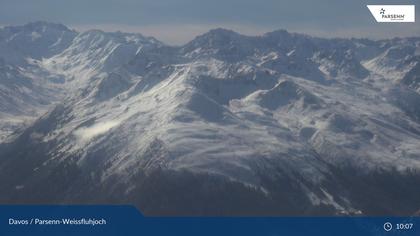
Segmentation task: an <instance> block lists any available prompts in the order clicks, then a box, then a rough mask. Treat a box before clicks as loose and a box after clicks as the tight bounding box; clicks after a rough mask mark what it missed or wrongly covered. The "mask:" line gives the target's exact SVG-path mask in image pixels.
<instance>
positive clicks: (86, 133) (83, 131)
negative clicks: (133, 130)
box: [74, 121, 120, 141]
mask: <svg viewBox="0 0 420 236" xmlns="http://www.w3.org/2000/svg"><path fill="white" fill-rule="evenodd" d="M119 123H120V121H104V122H100V123H97V124H94V125H92V126H90V127H83V128H79V129H77V130H76V131H75V132H74V134H75V135H76V136H77V137H78V138H80V139H81V140H82V141H87V140H90V139H92V138H94V137H95V136H98V135H100V134H103V133H106V132H108V131H109V130H110V129H111V128H113V127H115V126H117V125H118V124H119Z"/></svg>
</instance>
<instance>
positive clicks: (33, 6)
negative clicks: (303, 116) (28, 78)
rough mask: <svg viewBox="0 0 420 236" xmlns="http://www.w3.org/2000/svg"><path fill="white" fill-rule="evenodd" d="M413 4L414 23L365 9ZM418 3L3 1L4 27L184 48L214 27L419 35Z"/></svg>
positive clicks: (408, 0) (0, 20) (334, 34)
mask: <svg viewBox="0 0 420 236" xmlns="http://www.w3.org/2000/svg"><path fill="white" fill-rule="evenodd" d="M387 3H388V4H415V5H416V15H417V22H416V23H376V22H375V21H374V19H373V17H372V16H371V15H370V12H369V10H368V9H367V7H366V5H367V4H387ZM419 9H420V0H393V1H389V0H380V1H378V0H368V1H366V0H335V1H333V0H206V1H204V0H0V25H17V24H24V23H27V22H30V21H37V20H43V21H49V22H57V23H63V24H65V25H67V26H69V27H71V28H75V29H77V30H80V31H83V30H87V29H92V28H99V29H103V30H106V31H117V30H120V31H129V32H140V33H143V34H144V35H149V36H154V37H156V38H157V39H159V40H162V41H164V42H166V43H169V44H182V43H185V42H187V41H189V40H191V39H192V38H193V37H194V36H196V35H198V34H201V33H204V32H206V31H208V30H209V29H211V28H217V27H224V28H230V29H233V30H235V31H239V32H241V33H244V34H249V35H255V34H262V33H264V32H267V31H272V30H276V29H287V30H289V31H294V32H304V33H308V34H312V35H317V36H326V37H350V36H354V37H370V38H389V37H397V36H420V18H419V17H420V12H419Z"/></svg>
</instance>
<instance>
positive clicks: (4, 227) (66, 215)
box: [0, 205, 420, 236]
mask: <svg viewBox="0 0 420 236" xmlns="http://www.w3.org/2000/svg"><path fill="white" fill-rule="evenodd" d="M0 235H1V236H3V235H4V236H9V235H10V236H14V235H19V236H20V235H24V236H26V235H31V236H38V235H40V236H41V235H42V236H49V235H54V236H55V235H60V236H61V235H77V236H80V235H82V236H83V235H89V236H91V235H101V236H107V235H112V236H113V235H116V236H122V235H146V236H148V235H153V236H160V235H165V236H169V235H182V236H188V235H194V236H197V235H198V236H201V235H204V236H205V235H212V236H223V235H229V236H232V235H240V236H246V235H256V236H265V235H267V236H275V235H281V236H282V235H285V236H301V235H302V236H308V235H309V236H317V235H322V236H329V235H331V236H346V235H349V236H350V235H351V236H364V235H389V236H391V235H403V236H405V235H407V236H411V235H412V236H419V235H420V217H144V216H142V214H141V213H140V212H139V211H138V210H137V209H136V208H134V207H132V206H96V205H95V206H21V205H19V206H17V205H13V206H0Z"/></svg>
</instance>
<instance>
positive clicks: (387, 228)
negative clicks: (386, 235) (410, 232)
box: [384, 222, 392, 232]
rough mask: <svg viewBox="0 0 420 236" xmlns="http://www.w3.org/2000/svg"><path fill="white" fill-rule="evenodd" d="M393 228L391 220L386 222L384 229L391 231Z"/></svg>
mask: <svg viewBox="0 0 420 236" xmlns="http://www.w3.org/2000/svg"><path fill="white" fill-rule="evenodd" d="M391 229H392V224H391V223H389V222H386V223H385V224H384V230H385V231H387V232H389V231H391Z"/></svg>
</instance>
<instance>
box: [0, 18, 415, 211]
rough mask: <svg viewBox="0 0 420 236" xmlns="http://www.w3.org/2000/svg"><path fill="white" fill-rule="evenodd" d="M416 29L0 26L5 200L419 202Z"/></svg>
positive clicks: (278, 205)
mask: <svg viewBox="0 0 420 236" xmlns="http://www.w3.org/2000/svg"><path fill="white" fill-rule="evenodd" d="M419 48H420V39H419V38H406V39H393V40H381V41H372V40H366V39H322V38H314V37H310V36H307V35H301V34H293V33H289V32H287V31H284V30H281V31H275V32H271V33H267V34H265V35H262V36H256V37H250V36H244V35H240V34H237V33H235V32H233V31H229V30H224V29H216V30H212V31H210V32H208V33H206V34H204V35H201V36H199V37H197V38H195V39H194V40H192V41H191V42H189V43H188V44H186V45H184V46H182V47H170V46H166V45H164V44H163V43H161V42H159V41H157V40H156V39H154V38H150V37H144V36H142V35H140V34H128V33H121V32H116V33H107V32H102V31H97V30H93V31H88V32H84V33H78V32H74V31H72V30H69V29H67V28H66V27H65V26H62V25H56V24H50V23H42V22H38V23H31V24H28V25H25V26H18V27H6V28H2V29H0V104H1V107H0V135H1V136H0V203H2V204H9V203H123V204H135V205H136V206H138V207H139V208H140V209H141V210H142V211H143V212H144V213H145V214H148V215H255V214H257V215H358V214H361V215H413V214H416V212H418V209H420V200H419V199H420V190H419V188H418V186H419V184H420V174H419V170H420V148H419V147H420V110H419V107H420V94H419V90H418V88H419V87H420V85H419V84H418V73H417V72H418V69H419V55H420V54H419V53H420V51H419Z"/></svg>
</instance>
